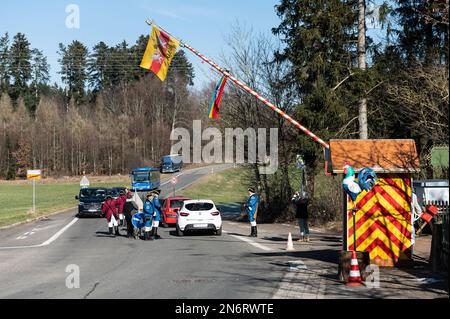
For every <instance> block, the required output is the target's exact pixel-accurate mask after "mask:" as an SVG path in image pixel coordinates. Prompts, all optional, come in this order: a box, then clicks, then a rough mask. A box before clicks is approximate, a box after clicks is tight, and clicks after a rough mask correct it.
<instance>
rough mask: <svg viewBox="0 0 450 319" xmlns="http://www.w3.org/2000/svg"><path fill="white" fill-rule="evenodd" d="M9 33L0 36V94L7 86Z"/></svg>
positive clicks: (6, 89) (5, 90)
mask: <svg viewBox="0 0 450 319" xmlns="http://www.w3.org/2000/svg"><path fill="white" fill-rule="evenodd" d="M9 59H10V57H9V35H8V33H5V35H4V36H2V37H0V95H1V93H3V92H7V91H8V88H9V76H10V74H9V72H10V69H9V63H10V60H9Z"/></svg>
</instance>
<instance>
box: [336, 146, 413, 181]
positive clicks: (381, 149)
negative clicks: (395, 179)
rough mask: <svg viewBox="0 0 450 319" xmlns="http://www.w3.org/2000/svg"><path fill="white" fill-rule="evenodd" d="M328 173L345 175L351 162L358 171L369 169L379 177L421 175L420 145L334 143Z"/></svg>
mask: <svg viewBox="0 0 450 319" xmlns="http://www.w3.org/2000/svg"><path fill="white" fill-rule="evenodd" d="M329 157H330V164H331V165H330V166H329V168H328V171H329V172H330V173H334V174H340V173H343V171H344V169H343V166H344V165H345V163H346V162H348V163H349V164H350V165H351V166H352V167H353V168H354V169H355V170H356V171H359V170H361V169H363V168H365V167H368V168H372V169H373V170H374V171H375V172H377V173H416V172H419V171H420V162H419V157H418V155H417V150H416V143H415V142H414V140H410V139H395V140H356V139H355V140H330V154H329Z"/></svg>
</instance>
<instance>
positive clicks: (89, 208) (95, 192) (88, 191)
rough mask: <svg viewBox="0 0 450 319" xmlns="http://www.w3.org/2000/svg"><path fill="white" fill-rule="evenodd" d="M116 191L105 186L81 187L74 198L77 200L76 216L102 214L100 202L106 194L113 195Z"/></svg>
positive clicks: (99, 215) (101, 202)
mask: <svg viewBox="0 0 450 319" xmlns="http://www.w3.org/2000/svg"><path fill="white" fill-rule="evenodd" d="M113 193H117V192H115V191H112V190H110V189H107V188H98V187H96V188H94V187H89V188H82V189H80V194H79V195H78V196H75V199H77V200H79V201H80V203H79V204H78V216H79V217H82V216H98V217H101V216H102V204H103V202H104V201H105V199H106V196H107V195H111V196H112V195H113Z"/></svg>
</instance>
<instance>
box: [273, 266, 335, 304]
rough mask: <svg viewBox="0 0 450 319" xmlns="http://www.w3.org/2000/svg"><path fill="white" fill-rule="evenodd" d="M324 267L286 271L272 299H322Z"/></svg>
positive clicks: (324, 282) (324, 286)
mask: <svg viewBox="0 0 450 319" xmlns="http://www.w3.org/2000/svg"><path fill="white" fill-rule="evenodd" d="M326 273H327V270H326V269H317V270H310V269H296V271H287V272H286V273H285V275H284V277H283V279H282V280H281V282H280V285H279V287H278V290H277V291H276V292H275V294H274V295H273V299H324V298H325V291H326V285H327V283H326V278H325V274H326Z"/></svg>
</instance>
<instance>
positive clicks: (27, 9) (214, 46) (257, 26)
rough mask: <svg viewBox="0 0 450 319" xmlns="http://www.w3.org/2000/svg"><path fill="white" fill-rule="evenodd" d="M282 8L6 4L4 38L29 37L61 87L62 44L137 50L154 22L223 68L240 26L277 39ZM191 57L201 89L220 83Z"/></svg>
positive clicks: (1, 17) (208, 3)
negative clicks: (75, 17)
mask: <svg viewBox="0 0 450 319" xmlns="http://www.w3.org/2000/svg"><path fill="white" fill-rule="evenodd" d="M277 3H278V0H245V1H242V0H225V1H217V0H189V1H186V0H185V1H183V0H128V1H106V0H94V1H93V0H91V1H87V0H69V1H65V0H41V1H32V0H22V1H20V2H19V1H9V0H8V1H2V5H1V8H0V34H1V35H3V34H4V33H5V32H8V33H9V35H10V37H11V38H12V37H13V36H14V35H15V34H16V33H17V32H22V33H24V34H25V35H26V36H27V38H28V40H29V42H30V43H31V47H32V48H37V49H39V50H42V51H43V52H44V54H45V55H46V56H47V59H48V63H49V64H50V66H51V72H50V75H51V83H54V82H56V83H58V84H61V80H60V75H59V74H58V73H57V72H58V71H59V70H60V68H59V64H58V58H59V55H58V54H57V51H58V45H59V43H63V44H66V45H67V44H69V43H70V42H72V41H73V40H79V41H81V42H83V43H84V44H85V45H86V46H87V47H88V48H89V49H90V50H91V49H92V47H93V46H94V45H95V44H97V43H98V42H100V41H104V42H105V43H107V44H108V45H110V46H113V45H116V44H118V43H120V42H122V41H123V40H126V41H127V42H128V43H129V44H134V43H135V41H136V40H137V38H138V37H139V36H140V35H141V34H148V33H150V27H149V26H148V25H147V24H146V23H145V20H146V19H147V18H151V19H154V20H155V21H156V23H158V24H159V25H161V26H162V27H163V28H164V29H166V30H168V31H169V32H170V33H172V34H173V35H174V36H177V37H178V38H180V39H182V40H184V41H186V42H187V43H189V44H190V45H191V46H193V47H194V48H196V49H197V50H199V51H200V52H202V53H203V54H204V55H206V56H207V57H209V58H211V59H212V60H213V61H215V62H217V63H219V62H220V56H221V52H224V50H226V44H225V40H224V36H225V35H227V34H229V32H230V30H231V26H232V25H233V24H234V23H236V21H239V23H244V24H245V25H246V26H248V27H250V26H251V27H252V28H253V29H254V31H255V32H267V33H268V34H271V33H270V32H271V28H273V27H275V26H277V25H278V24H279V22H280V20H279V18H278V17H277V15H276V14H275V9H274V6H275V5H276V4H277ZM70 5H76V6H77V8H78V9H79V13H80V14H79V28H68V27H67V26H66V20H68V21H69V22H70V21H72V22H74V20H71V19H70V18H71V17H72V16H73V13H74V11H73V9H72V7H71V6H70ZM66 9H67V12H66ZM69 26H70V23H69ZM72 26H73V24H72ZM186 55H187V57H188V59H189V61H190V62H191V63H192V64H193V65H194V68H195V73H196V79H195V87H197V88H200V87H201V86H202V85H203V84H204V83H205V84H206V83H207V82H208V81H209V79H214V78H215V74H214V73H213V72H212V71H211V70H210V69H209V68H208V67H207V66H205V64H201V60H200V59H199V58H198V57H196V56H195V55H193V54H192V53H190V52H186ZM219 64H220V63H219Z"/></svg>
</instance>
